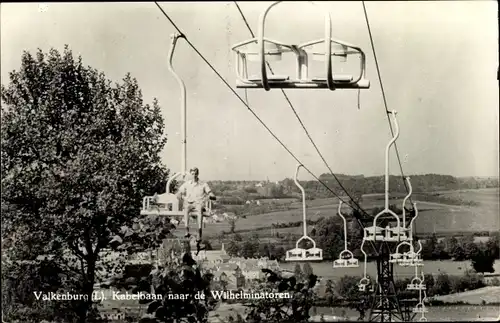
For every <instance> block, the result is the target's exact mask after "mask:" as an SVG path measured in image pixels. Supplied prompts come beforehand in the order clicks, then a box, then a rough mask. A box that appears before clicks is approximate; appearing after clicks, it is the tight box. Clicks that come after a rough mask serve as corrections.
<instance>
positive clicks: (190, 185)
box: [177, 167, 216, 245]
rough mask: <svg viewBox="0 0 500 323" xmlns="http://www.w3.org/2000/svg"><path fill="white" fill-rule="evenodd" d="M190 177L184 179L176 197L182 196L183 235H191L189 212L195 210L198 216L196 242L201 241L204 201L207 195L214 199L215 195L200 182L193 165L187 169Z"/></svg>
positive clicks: (197, 172) (206, 185)
mask: <svg viewBox="0 0 500 323" xmlns="http://www.w3.org/2000/svg"><path fill="white" fill-rule="evenodd" d="M189 173H190V174H191V177H192V179H191V180H188V181H185V182H184V183H183V184H182V185H181V187H180V188H179V191H178V192H177V197H178V198H183V208H184V223H185V224H186V234H185V237H186V238H189V237H191V234H190V233H189V214H190V213H191V212H192V211H195V212H196V214H197V216H198V238H197V239H196V242H197V244H198V245H199V244H200V243H201V235H202V232H201V231H202V225H203V211H204V209H205V202H206V199H207V197H208V198H209V199H210V200H215V199H216V198H215V195H214V194H213V193H212V190H211V189H210V187H209V186H208V184H207V183H204V182H200V180H199V178H198V176H199V174H200V171H199V170H198V168H196V167H194V168H192V169H190V170H189Z"/></svg>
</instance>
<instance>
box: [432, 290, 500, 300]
mask: <svg viewBox="0 0 500 323" xmlns="http://www.w3.org/2000/svg"><path fill="white" fill-rule="evenodd" d="M434 299H436V300H440V301H443V302H446V303H453V302H464V303H467V304H482V302H483V301H484V302H486V303H498V302H500V287H499V286H488V287H483V288H479V289H475V290H469V291H466V292H462V293H456V294H450V295H442V296H437V297H434Z"/></svg>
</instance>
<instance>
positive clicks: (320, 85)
mask: <svg viewBox="0 0 500 323" xmlns="http://www.w3.org/2000/svg"><path fill="white" fill-rule="evenodd" d="M280 2H282V1H276V2H274V3H272V4H271V5H270V6H269V7H268V8H267V9H266V10H265V11H264V12H263V13H262V14H261V16H260V18H259V29H258V36H257V37H255V38H252V39H249V40H246V41H244V42H241V43H238V44H236V45H234V46H233V47H232V50H233V51H234V52H235V54H236V73H237V83H236V87H237V88H264V89H265V90H266V91H269V90H270V89H272V88H281V89H283V88H302V89H307V88H312V89H329V90H332V91H333V90H335V89H349V88H351V89H368V88H369V87H370V82H369V81H368V80H366V79H365V78H364V76H365V65H366V63H365V62H366V59H365V54H364V53H363V51H362V50H361V49H360V48H359V47H357V46H354V45H350V44H348V43H346V42H343V41H340V40H334V39H332V22H331V17H330V14H329V13H328V12H327V11H326V10H324V9H321V8H320V10H319V11H321V13H323V14H324V15H325V37H324V38H323V39H320V40H314V41H310V42H307V43H304V44H301V45H293V44H285V43H283V42H280V41H276V40H271V39H269V38H267V37H265V32H264V30H265V23H266V17H267V14H268V13H269V11H270V10H271V8H273V7H274V6H275V5H277V4H278V3H280ZM313 4H314V3H313ZM317 45H319V47H322V49H318V48H317V47H318V46H317ZM284 54H286V55H295V61H296V66H295V67H296V68H295V70H296V71H295V72H296V75H295V77H290V76H289V75H273V76H270V75H268V72H267V68H268V66H267V64H268V61H270V60H281V59H282V56H283V55H284ZM352 55H359V56H360V71H359V74H357V75H334V73H333V71H332V57H335V56H341V57H343V58H344V59H347V57H348V56H352ZM310 58H312V60H321V61H324V68H325V69H324V75H323V76H321V77H309V75H308V74H309V73H308V68H309V61H310ZM249 61H258V62H259V64H260V75H257V76H249V75H248V62H249Z"/></svg>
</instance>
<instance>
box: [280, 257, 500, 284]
mask: <svg viewBox="0 0 500 323" xmlns="http://www.w3.org/2000/svg"><path fill="white" fill-rule="evenodd" d="M295 264H296V263H293V262H288V263H280V267H281V268H282V269H286V270H291V271H293V270H294V268H295ZM310 264H311V267H312V269H313V271H314V274H316V275H318V276H320V277H322V278H323V279H325V280H326V279H331V280H334V281H335V280H338V279H340V278H341V277H343V276H346V275H349V276H359V277H362V276H363V265H362V264H363V263H362V262H360V266H359V267H357V268H335V269H333V266H332V262H331V261H329V262H321V263H310ZM376 266H377V263H376V262H373V261H372V262H368V263H367V265H366V272H367V274H368V275H370V276H371V277H375V276H376V273H377V267H376ZM493 267H494V268H495V273H500V262H499V261H496V262H495V263H494V266H493ZM466 269H471V262H470V261H449V260H443V261H433V260H432V261H424V267H422V270H423V272H424V274H433V275H438V274H439V273H446V274H448V275H462V274H463V273H464V271H465V270H466ZM414 274H415V267H401V266H394V276H395V277H396V279H397V278H409V277H412V276H413V275H414Z"/></svg>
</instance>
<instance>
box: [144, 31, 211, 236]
mask: <svg viewBox="0 0 500 323" xmlns="http://www.w3.org/2000/svg"><path fill="white" fill-rule="evenodd" d="M179 38H184V36H183V35H180V34H177V33H176V34H173V35H172V37H171V39H172V43H171V47H170V51H169V54H168V69H169V71H170V72H171V73H172V74H173V75H174V77H175V79H176V80H177V82H178V84H179V86H180V89H181V127H182V130H181V132H182V134H181V136H182V142H181V143H182V148H181V167H182V171H181V172H178V173H175V174H174V175H173V176H171V177H170V178H169V179H168V181H167V185H166V193H164V194H155V195H154V196H146V197H144V198H143V203H142V210H141V212H140V214H141V215H158V216H168V217H181V216H183V215H184V209H183V207H181V205H180V202H179V200H178V198H177V196H176V195H175V194H172V193H171V192H170V185H171V183H172V181H173V180H174V179H181V180H183V179H184V178H185V176H186V174H187V172H186V168H187V166H186V164H187V146H186V138H187V134H186V132H187V131H186V130H187V117H186V116H187V99H186V86H185V84H184V81H183V80H182V79H181V78H180V76H179V75H178V74H177V73H176V72H175V70H174V68H173V66H172V60H173V54H174V51H175V46H176V44H177V40H178V39H179ZM202 213H203V214H202V215H203V216H206V217H209V216H212V215H213V211H212V202H211V201H210V200H208V201H206V202H205V207H204V209H203V210H202ZM197 215H198V214H196V212H194V211H193V212H190V216H191V217H195V218H196V217H197ZM202 222H203V221H202ZM200 229H201V228H200Z"/></svg>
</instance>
